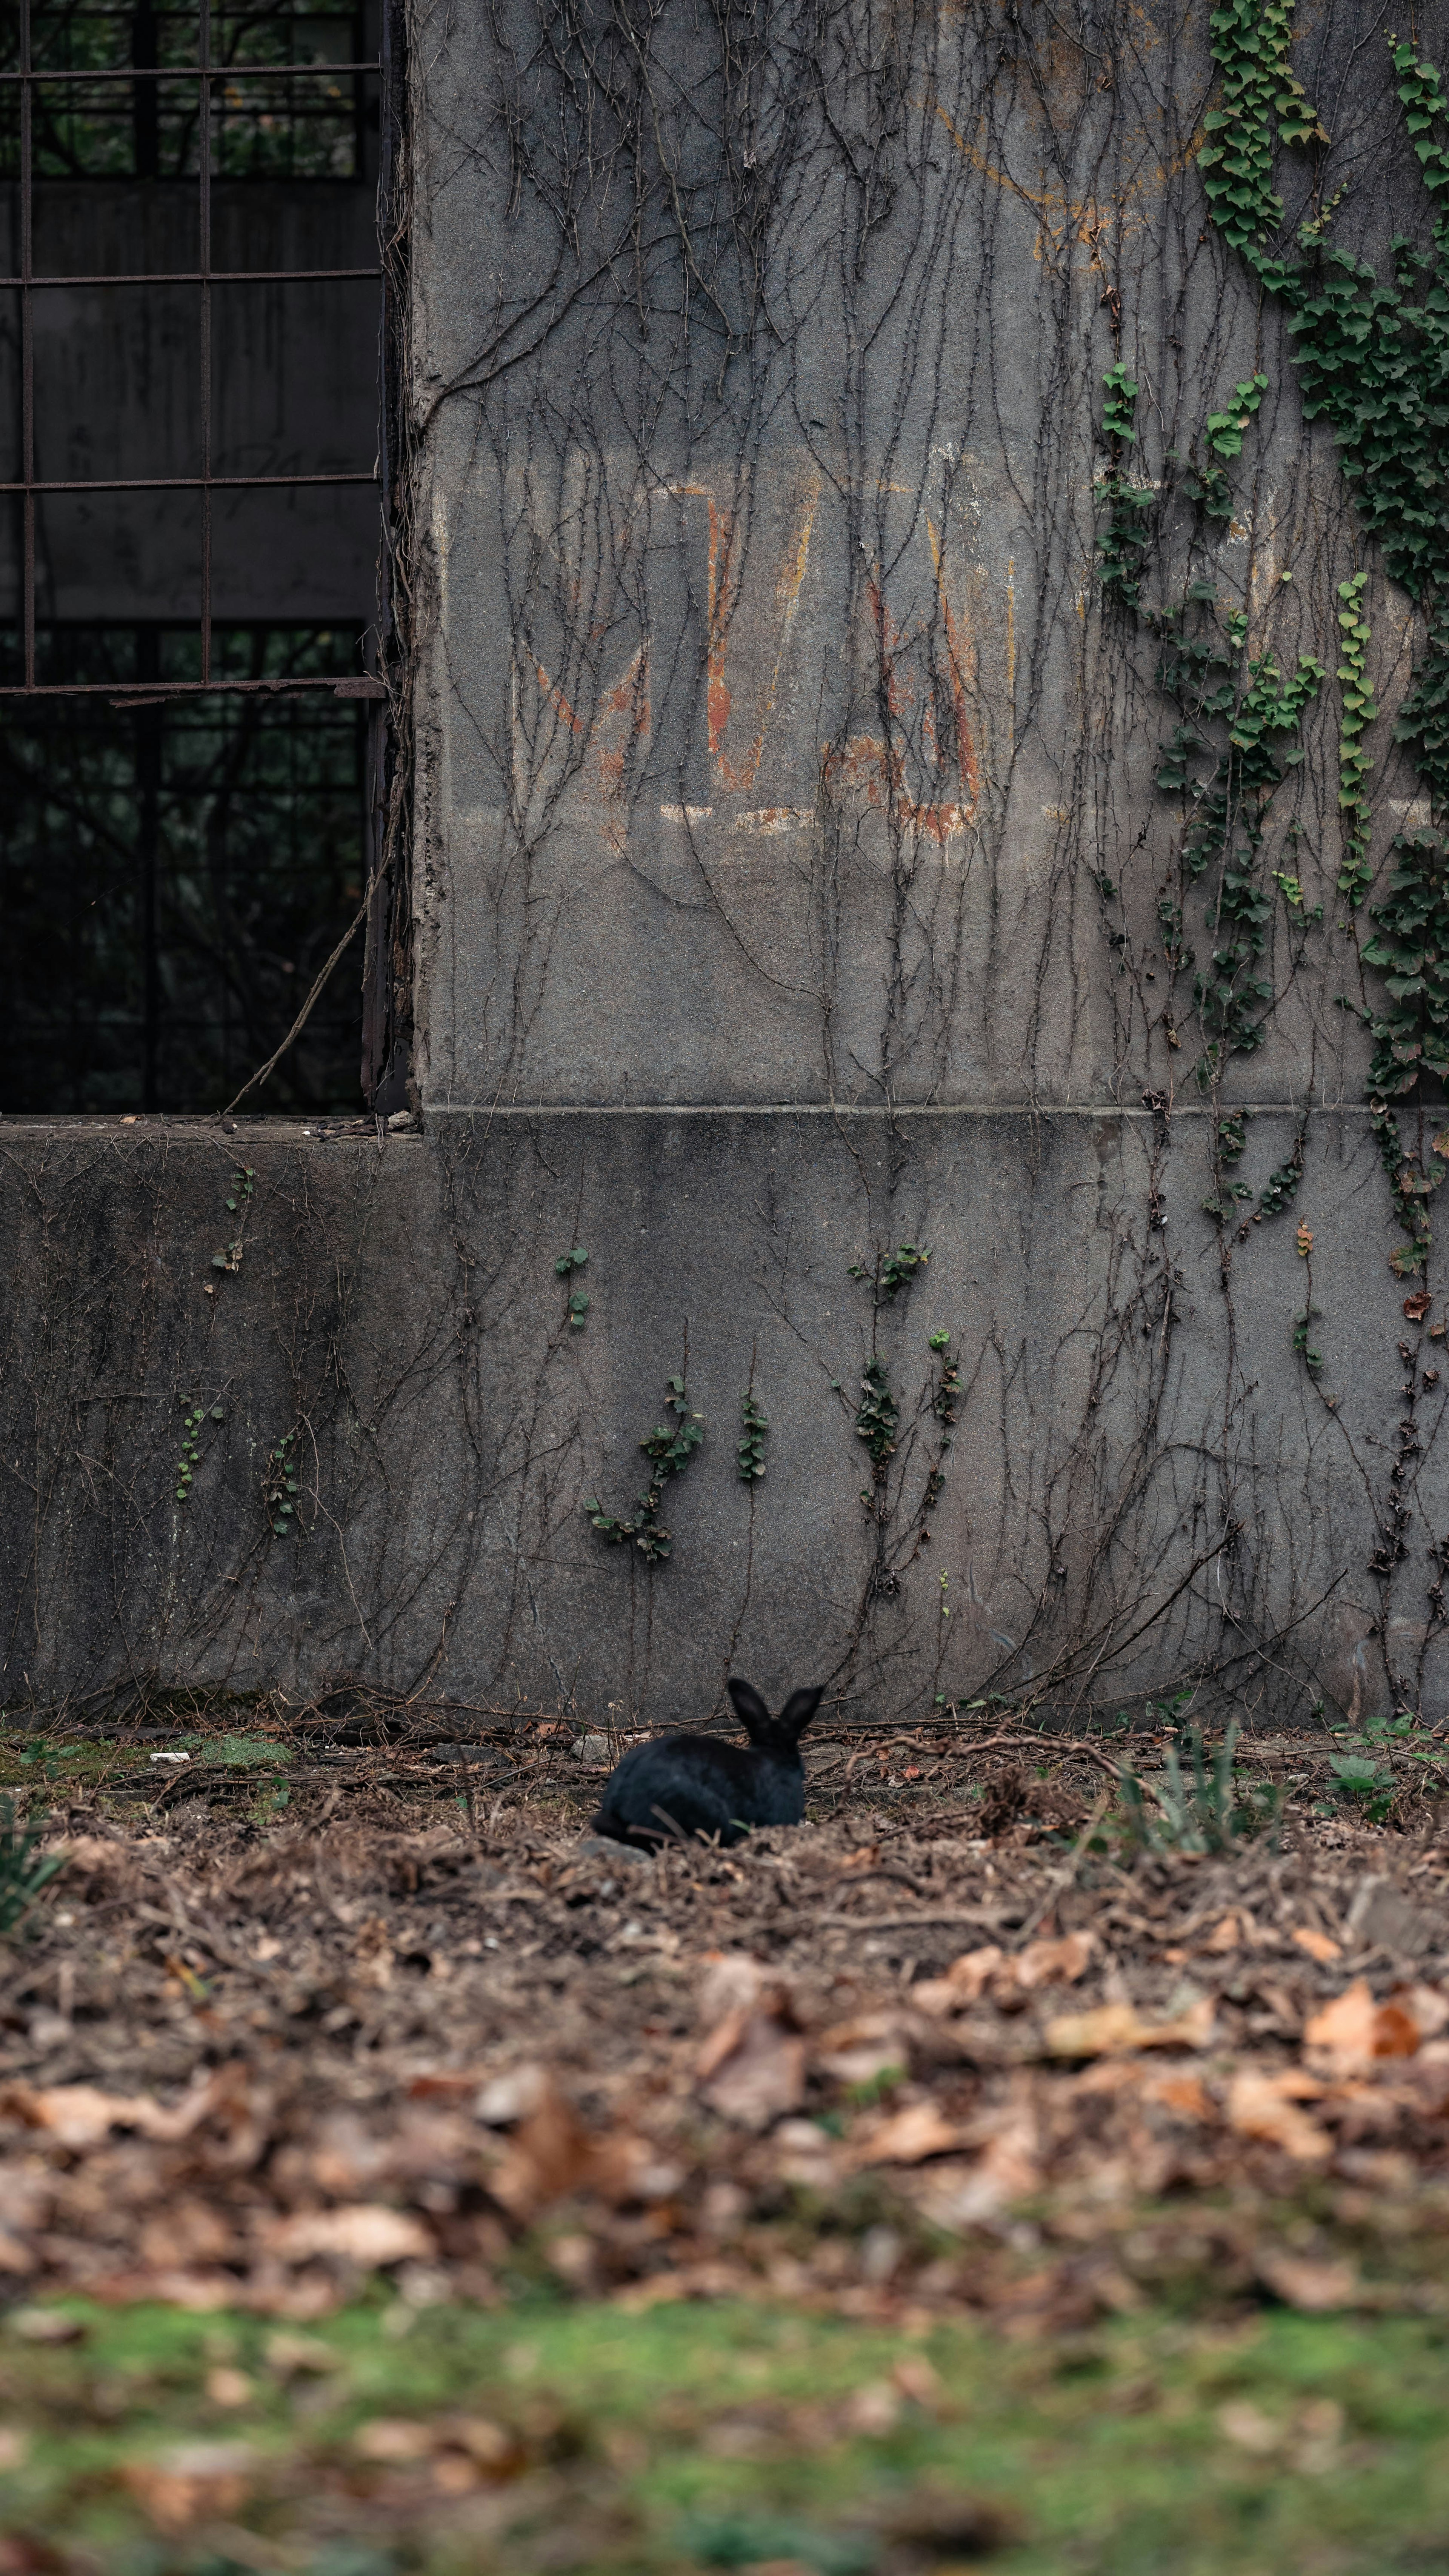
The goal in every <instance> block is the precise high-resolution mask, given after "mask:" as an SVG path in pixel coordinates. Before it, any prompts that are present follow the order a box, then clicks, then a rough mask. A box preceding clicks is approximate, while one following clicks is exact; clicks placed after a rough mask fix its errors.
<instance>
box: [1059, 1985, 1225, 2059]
mask: <svg viewBox="0 0 1449 2576" xmlns="http://www.w3.org/2000/svg"><path fill="white" fill-rule="evenodd" d="M1212 2037H1213V2007H1212V1999H1211V1997H1210V1996H1208V1995H1203V1996H1202V1997H1200V1999H1199V2000H1198V2002H1197V2003H1195V2004H1192V2005H1190V2006H1189V2008H1188V2010H1187V2011H1186V2012H1185V2013H1179V2014H1178V2016H1177V2018H1176V2020H1175V2021H1162V2022H1149V2021H1144V2020H1143V2018H1142V2016H1141V2014H1140V2013H1139V2012H1138V2010H1137V2007H1136V2005H1135V2004H1098V2006H1097V2007H1096V2010H1095V2011H1093V2012H1084V2013H1058V2014H1056V2015H1055V2016H1054V2017H1053V2019H1052V2020H1051V2021H1049V2022H1048V2023H1047V2026H1046V2033H1045V2038H1046V2045H1047V2051H1048V2054H1049V2055H1050V2056H1052V2057H1105V2056H1107V2055H1109V2054H1112V2053H1114V2052H1116V2051H1117V2050H1120V2049H1130V2048H1208V2047H1210V2046H1211V2045H1212Z"/></svg>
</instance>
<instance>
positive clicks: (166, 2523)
mask: <svg viewBox="0 0 1449 2576" xmlns="http://www.w3.org/2000/svg"><path fill="white" fill-rule="evenodd" d="M256 2467H257V2455H256V2453H255V2451H254V2450H252V2449H251V2447H250V2446H249V2444H247V2443H245V2442H178V2443H177V2444H176V2445H175V2447H174V2448H173V2449H171V2450H169V2451H159V2452H157V2453H156V2455H155V2457H154V2458H152V2459H149V2460H123V2461H122V2463H121V2477H122V2479H123V2481H124V2483H125V2484H126V2485H127V2486H128V2487H129V2488H130V2490H131V2493H132V2495H133V2496H134V2497H135V2498H136V2500H137V2502H138V2504H139V2505H140V2506H141V2509H142V2511H143V2512H144V2513H145V2514H147V2515H148V2516H149V2517H150V2519H151V2521H152V2522H153V2523H154V2524H155V2525H156V2528H157V2530H158V2531H168V2532H174V2531H185V2530H186V2529H187V2527H188V2525H189V2524H191V2523H194V2522H200V2521H201V2520H202V2519H203V2517H205V2519H206V2520H208V2521H212V2520H214V2519H216V2518H217V2517H223V2518H224V2517H226V2516H228V2515H230V2514H234V2513H235V2512H236V2511H237V2509H238V2507H239V2506H241V2505H243V2504H245V2502H246V2500H247V2497H248V2495H249V2494H250V2493H251V2489H252V2484H253V2480H254V2477H255V2473H256Z"/></svg>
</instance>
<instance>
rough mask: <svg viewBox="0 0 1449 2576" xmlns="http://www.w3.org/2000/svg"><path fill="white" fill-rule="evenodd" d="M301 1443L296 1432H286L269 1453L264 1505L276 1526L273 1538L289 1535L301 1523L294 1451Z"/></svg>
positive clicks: (263, 1485)
mask: <svg viewBox="0 0 1449 2576" xmlns="http://www.w3.org/2000/svg"><path fill="white" fill-rule="evenodd" d="M296 1444H297V1434H296V1432H295V1431H284V1432H283V1434H282V1436H281V1439H280V1440H279V1441H278V1442H277V1445H276V1447H275V1449H273V1450H271V1451H270V1452H269V1453H268V1457H267V1465H266V1472H265V1474H264V1475H263V1477H262V1505H263V1508H264V1510H265V1512H266V1515H267V1518H268V1520H269V1521H270V1523H271V1525H272V1536H273V1538H288V1537H291V1536H293V1535H294V1534H295V1532H296V1530H297V1529H298V1528H299V1526H300V1524H299V1522H298V1519H297V1506H296V1504H295V1503H294V1502H293V1500H292V1496H293V1495H294V1494H296V1493H299V1492H300V1491H301V1485H300V1481H299V1479H298V1476H297V1469H296V1462H295V1460H294V1458H293V1456H292V1451H293V1449H294V1448H295V1447H296Z"/></svg>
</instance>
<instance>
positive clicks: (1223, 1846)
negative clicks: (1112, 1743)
mask: <svg viewBox="0 0 1449 2576" xmlns="http://www.w3.org/2000/svg"><path fill="white" fill-rule="evenodd" d="M1152 1714H1153V1712H1152V1710H1151V1708H1150V1707H1149V1709H1148V1716H1149V1718H1151V1716H1152ZM1164 1714H1166V1712H1164ZM1238 1734H1239V1729H1238V1728H1237V1726H1235V1725H1234V1726H1230V1727H1229V1728H1228V1731H1227V1734H1226V1735H1225V1736H1224V1738H1223V1741H1222V1743H1221V1744H1220V1745H1219V1746H1218V1747H1217V1750H1216V1752H1213V1753H1209V1751H1208V1748H1207V1746H1206V1745H1205V1743H1204V1741H1203V1734H1202V1729H1201V1728H1200V1727H1197V1726H1190V1725H1188V1724H1187V1723H1186V1722H1185V1721H1180V1722H1179V1724H1178V1726H1177V1731H1176V1740H1175V1742H1174V1743H1172V1744H1171V1745H1169V1747H1168V1749H1167V1752H1166V1753H1165V1755H1164V1757H1163V1773H1164V1777H1163V1780H1162V1782H1161V1783H1160V1784H1158V1783H1156V1782H1154V1783H1152V1784H1151V1785H1150V1787H1149V1786H1146V1785H1144V1783H1143V1782H1142V1781H1141V1780H1139V1779H1138V1777H1137V1774H1136V1772H1135V1771H1134V1770H1133V1769H1132V1768H1131V1766H1130V1764H1129V1765H1128V1767H1127V1769H1126V1770H1125V1771H1124V1772H1123V1774H1122V1804H1121V1822H1122V1826H1123V1828H1124V1831H1125V1838H1126V1840H1127V1842H1128V1843H1129V1845H1131V1846H1132V1847H1133V1848H1135V1849H1137V1850H1140V1851H1147V1852H1189V1853H1199V1854H1200V1853H1205V1852H1229V1851H1234V1850H1236V1848H1237V1846H1238V1845H1239V1843H1242V1842H1249V1841H1252V1840H1253V1839H1255V1837H1256V1836H1257V1835H1259V1834H1262V1833H1273V1832H1275V1831H1276V1829H1277V1825H1278V1819H1279V1814H1280V1812H1281V1808H1282V1798H1281V1795H1280V1793H1279V1791H1278V1790H1276V1789H1274V1788H1270V1787H1268V1786H1266V1785H1265V1784H1263V1783H1261V1782H1251V1783H1249V1782H1244V1781H1241V1780H1238V1779H1236V1778H1235V1777H1234V1772H1233V1756H1234V1753H1235V1752H1236V1749H1237V1743H1238ZM1184 1762H1185V1763H1186V1766H1187V1769H1186V1775H1184V1769H1183V1765H1184ZM1149 1798H1150V1799H1151V1801H1152V1803H1151V1804H1150V1805H1149Z"/></svg>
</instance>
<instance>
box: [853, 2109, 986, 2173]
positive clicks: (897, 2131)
mask: <svg viewBox="0 0 1449 2576" xmlns="http://www.w3.org/2000/svg"><path fill="white" fill-rule="evenodd" d="M962 2143H963V2140H962V2135H961V2131H960V2129H959V2128H957V2126H956V2125H955V2123H954V2121H951V2120H946V2119H943V2118H942V2116H941V2113H940V2112H939V2111H938V2110H937V2108H936V2105H935V2103H934V2102H912V2103H910V2104H909V2105H908V2106H907V2108H906V2109H905V2110H904V2111H897V2112H895V2113H894V2114H893V2116H892V2117H891V2118H890V2119H888V2120H885V2121H883V2122H882V2124H881V2126H880V2127H879V2128H878V2129H872V2130H871V2131H870V2133H869V2135H868V2136H867V2137H865V2138H862V2139H861V2140H860V2141H859V2143H858V2144H857V2145H856V2146H855V2147H854V2148H853V2149H852V2152H851V2157H850V2161H851V2162H852V2163H853V2164H858V2165H918V2164H922V2163H923V2162H924V2161H925V2159H926V2157H927V2156H945V2155H950V2154H951V2153H952V2152H953V2150H955V2149H956V2148H958V2147H960V2146H961V2145H962Z"/></svg>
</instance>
